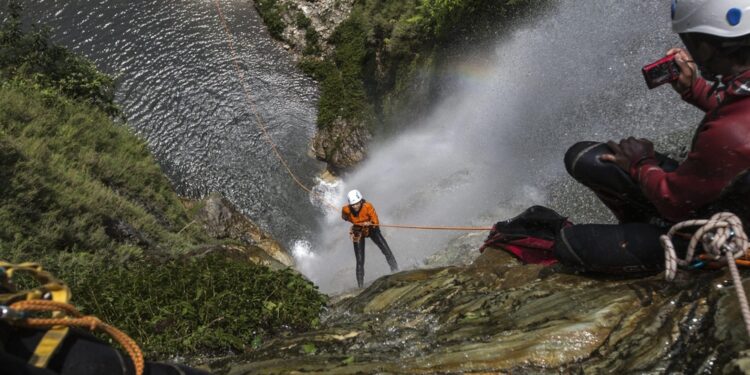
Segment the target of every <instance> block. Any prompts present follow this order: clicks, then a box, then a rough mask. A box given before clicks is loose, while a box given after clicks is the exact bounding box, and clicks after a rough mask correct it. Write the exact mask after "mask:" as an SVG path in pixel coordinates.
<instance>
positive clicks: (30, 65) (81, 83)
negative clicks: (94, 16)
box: [0, 1, 120, 116]
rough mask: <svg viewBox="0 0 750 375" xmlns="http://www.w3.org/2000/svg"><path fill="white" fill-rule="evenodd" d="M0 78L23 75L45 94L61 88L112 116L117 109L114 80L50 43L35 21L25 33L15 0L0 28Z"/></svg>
mask: <svg viewBox="0 0 750 375" xmlns="http://www.w3.org/2000/svg"><path fill="white" fill-rule="evenodd" d="M0 78H1V79H3V80H10V79H22V80H24V81H27V82H30V83H31V84H32V85H33V87H35V88H37V89H38V90H40V91H42V92H44V93H46V94H48V95H53V92H55V91H59V92H62V93H63V94H64V95H66V96H68V97H71V98H75V99H78V100H82V101H86V102H88V103H90V104H93V105H94V106H96V107H97V108H99V109H100V110H102V111H104V112H105V113H107V114H109V115H111V116H114V115H117V114H119V113H120V109H119V108H118V107H117V106H116V105H115V104H114V95H115V94H114V92H115V90H114V80H113V79H112V78H111V77H110V76H108V75H106V74H103V73H101V72H99V71H98V70H97V69H96V66H94V64H92V63H91V62H90V61H88V60H86V59H84V58H82V57H80V56H77V55H75V54H73V53H72V52H70V51H68V50H67V49H65V48H63V47H60V46H57V45H54V44H53V43H51V42H50V40H49V29H47V28H39V27H37V26H36V25H34V27H33V30H32V31H31V32H28V33H25V32H24V31H23V30H22V24H21V7H20V5H19V4H18V3H16V2H15V1H11V2H10V3H9V5H8V20H7V22H5V23H4V24H3V25H2V28H0Z"/></svg>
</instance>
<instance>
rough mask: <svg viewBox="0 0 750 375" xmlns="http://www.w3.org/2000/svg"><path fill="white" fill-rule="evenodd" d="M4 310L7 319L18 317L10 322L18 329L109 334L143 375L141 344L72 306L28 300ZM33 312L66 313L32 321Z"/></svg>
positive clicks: (138, 374)
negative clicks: (74, 329)
mask: <svg viewBox="0 0 750 375" xmlns="http://www.w3.org/2000/svg"><path fill="white" fill-rule="evenodd" d="M9 307H10V308H9V309H4V311H5V312H6V314H7V315H9V316H10V317H14V319H10V320H11V322H12V323H13V324H15V325H21V326H26V327H31V328H52V327H59V326H64V327H80V328H88V329H89V330H90V331H94V330H96V329H99V330H101V331H103V332H106V333H107V334H109V335H110V336H112V338H114V339H115V340H116V341H117V342H119V343H120V345H122V347H123V348H124V349H125V350H126V351H127V352H128V355H130V358H131V359H132V360H133V366H135V373H136V375H142V374H143V368H144V360H143V353H142V352H141V349H140V348H139V347H138V344H136V342H135V341H134V340H133V339H132V338H130V336H128V335H127V334H125V333H124V332H122V331H120V330H119V329H117V328H115V327H113V326H111V325H109V324H107V323H104V322H102V321H101V320H99V318H97V317H95V316H84V315H83V314H81V313H80V312H79V311H78V310H76V308H75V307H73V306H72V305H70V304H67V303H62V302H56V301H47V300H27V301H18V302H15V303H13V304H11V305H10V306H9ZM30 312H52V313H62V314H63V315H64V316H62V317H54V318H29V317H26V316H27V315H28V313H30Z"/></svg>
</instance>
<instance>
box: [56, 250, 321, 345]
mask: <svg viewBox="0 0 750 375" xmlns="http://www.w3.org/2000/svg"><path fill="white" fill-rule="evenodd" d="M55 268H56V270H57V271H56V272H57V273H56V275H57V276H58V277H60V278H61V279H64V280H66V281H67V282H68V283H69V284H70V286H71V288H72V289H73V298H74V300H75V302H76V305H77V306H79V307H80V308H81V309H82V311H85V312H87V313H93V314H96V315H97V316H98V317H99V318H101V319H103V320H104V321H107V322H114V324H115V325H116V326H117V327H118V328H120V329H122V330H124V331H125V332H128V333H129V334H130V335H131V336H132V337H133V338H134V339H135V340H136V341H137V342H138V343H139V344H140V345H141V347H142V348H143V349H144V350H146V351H147V352H148V353H150V354H151V356H156V357H166V356H168V355H170V354H174V353H196V352H200V353H205V352H215V351H217V350H223V351H226V350H227V349H235V350H240V349H243V348H250V347H252V345H253V342H254V341H255V342H257V341H260V340H263V339H264V338H266V337H265V336H267V335H269V334H271V333H274V332H276V331H278V330H280V329H281V327H287V328H285V329H292V330H304V329H308V328H310V327H311V326H314V325H316V324H317V322H318V316H319V314H320V307H321V306H322V305H323V304H325V302H326V301H325V297H324V296H323V295H321V294H320V293H318V292H317V290H316V289H315V287H314V286H313V285H312V284H311V283H310V282H308V281H306V280H304V279H302V278H301V277H299V275H298V274H297V273H295V272H293V271H291V270H285V271H271V270H270V269H269V268H267V267H262V266H257V265H253V264H245V263H241V262H237V261H233V260H231V259H227V257H226V256H224V255H220V254H216V253H212V254H209V255H206V256H194V257H191V258H189V259H181V260H175V259H172V260H168V261H165V262H159V263H154V262H135V263H125V264H124V265H120V264H114V265H113V264H112V262H111V261H108V260H106V259H104V258H101V257H92V256H89V255H80V254H79V255H77V256H66V257H62V258H59V261H58V263H57V264H55ZM256 345H257V344H256Z"/></svg>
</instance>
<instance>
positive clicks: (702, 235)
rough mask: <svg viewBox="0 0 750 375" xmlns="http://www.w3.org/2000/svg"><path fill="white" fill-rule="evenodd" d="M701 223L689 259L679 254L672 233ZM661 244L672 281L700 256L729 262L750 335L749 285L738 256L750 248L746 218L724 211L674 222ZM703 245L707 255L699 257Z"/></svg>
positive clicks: (689, 252) (692, 239)
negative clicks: (696, 254)
mask: <svg viewBox="0 0 750 375" xmlns="http://www.w3.org/2000/svg"><path fill="white" fill-rule="evenodd" d="M690 227H699V228H698V229H697V230H696V231H695V234H693V237H692V238H691V239H690V244H689V245H688V250H687V253H686V255H685V259H680V258H679V257H677V253H676V252H675V249H674V244H673V243H672V237H674V235H675V234H676V233H677V232H678V231H680V230H682V229H685V228H690ZM660 240H661V245H662V248H664V259H665V277H666V279H667V280H668V281H672V280H674V278H675V276H676V275H677V267H678V266H683V267H690V266H691V265H693V262H694V261H696V260H700V259H708V260H712V261H714V262H718V263H719V264H726V265H727V266H728V267H729V272H730V273H731V275H732V281H733V282H734V286H735V288H737V299H738V300H739V303H740V311H741V313H742V319H743V320H744V321H745V329H746V330H747V333H748V336H750V307H748V302H747V295H746V294H745V288H744V287H743V286H742V279H741V278H740V273H739V271H738V270H737V264H736V261H737V260H738V258H742V257H746V255H747V250H748V239H747V235H746V234H745V230H744V229H743V227H742V221H741V220H740V219H739V218H738V217H737V216H736V215H734V214H732V213H729V212H720V213H718V214H715V215H714V216H712V217H711V218H710V219H707V220H706V219H702V220H688V221H684V222H682V223H679V224H676V225H675V226H673V227H672V228H671V229H670V230H669V232H668V233H667V234H666V235H662V236H661V238H660ZM699 242H700V243H701V244H702V245H703V250H704V251H705V252H706V254H705V257H704V258H700V257H699V258H697V259H696V258H695V250H696V247H697V246H698V243H699Z"/></svg>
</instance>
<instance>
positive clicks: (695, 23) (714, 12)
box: [672, 0, 750, 38]
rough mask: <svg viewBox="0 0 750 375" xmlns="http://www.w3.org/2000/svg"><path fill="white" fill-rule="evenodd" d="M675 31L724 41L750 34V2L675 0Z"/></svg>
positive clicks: (673, 2)
mask: <svg viewBox="0 0 750 375" xmlns="http://www.w3.org/2000/svg"><path fill="white" fill-rule="evenodd" d="M672 30H674V32H676V33H679V34H682V33H703V34H709V35H714V36H718V37H722V38H736V37H740V36H743V35H747V34H750V0H721V1H719V0H672Z"/></svg>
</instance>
